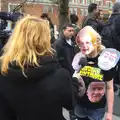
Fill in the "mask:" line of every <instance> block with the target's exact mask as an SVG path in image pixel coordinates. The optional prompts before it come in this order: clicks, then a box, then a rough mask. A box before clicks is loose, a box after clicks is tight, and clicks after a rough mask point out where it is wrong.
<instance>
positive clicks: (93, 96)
mask: <svg viewBox="0 0 120 120" xmlns="http://www.w3.org/2000/svg"><path fill="white" fill-rule="evenodd" d="M104 94H105V82H92V83H90V84H89V86H88V89H87V96H88V99H89V100H90V102H92V103H96V102H99V101H100V100H101V99H102V97H103V96H104Z"/></svg>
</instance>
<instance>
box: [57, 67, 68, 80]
mask: <svg viewBox="0 0 120 120" xmlns="http://www.w3.org/2000/svg"><path fill="white" fill-rule="evenodd" d="M55 75H56V76H57V77H58V79H59V78H64V79H65V78H67V79H69V78H70V75H69V72H68V70H66V69H64V68H62V67H61V68H58V69H57V70H56V71H55Z"/></svg>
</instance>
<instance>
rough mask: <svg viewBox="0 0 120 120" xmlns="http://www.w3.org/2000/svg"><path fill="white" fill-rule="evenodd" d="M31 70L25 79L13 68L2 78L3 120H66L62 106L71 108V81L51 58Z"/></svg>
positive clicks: (0, 101) (0, 108)
mask: <svg viewBox="0 0 120 120" xmlns="http://www.w3.org/2000/svg"><path fill="white" fill-rule="evenodd" d="M40 65H41V66H40V67H36V68H35V67H34V68H33V67H28V68H27V69H26V70H25V71H26V72H25V74H26V75H27V77H24V76H23V74H22V72H21V70H20V69H19V67H16V66H11V67H10V69H9V71H8V74H7V75H6V76H3V75H0V120H64V118H63V115H62V107H65V108H66V109H72V107H73V106H72V89H71V78H70V76H69V74H68V72H67V70H65V69H63V68H61V67H60V66H59V64H58V63H57V61H56V60H55V59H54V58H52V57H49V56H48V57H45V58H44V57H43V58H41V59H40Z"/></svg>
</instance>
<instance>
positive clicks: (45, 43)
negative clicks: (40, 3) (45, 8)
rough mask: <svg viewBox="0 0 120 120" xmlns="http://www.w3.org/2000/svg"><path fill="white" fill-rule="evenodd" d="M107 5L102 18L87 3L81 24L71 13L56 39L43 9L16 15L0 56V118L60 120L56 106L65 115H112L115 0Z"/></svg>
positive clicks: (118, 14) (82, 118) (88, 118)
mask: <svg viewBox="0 0 120 120" xmlns="http://www.w3.org/2000/svg"><path fill="white" fill-rule="evenodd" d="M112 11H113V13H112V15H111V16H110V17H109V19H108V20H107V21H104V17H103V12H102V10H101V9H99V7H98V5H97V4H95V3H91V4H90V5H89V6H88V15H87V16H86V17H85V18H84V20H83V23H82V26H79V25H78V16H77V15H75V14H71V15H70V17H69V19H70V22H69V23H66V24H65V25H63V29H62V31H61V32H60V33H59V36H58V39H55V37H54V25H53V24H52V21H51V19H50V18H49V16H48V15H47V14H46V13H43V14H42V15H41V16H40V17H37V16H31V15H26V16H23V17H22V18H20V19H19V20H18V21H17V23H16V25H15V27H14V30H13V32H12V34H11V35H10V37H9V39H8V41H7V43H6V44H5V45H4V47H3V49H2V51H1V56H0V73H1V74H0V120H65V118H64V116H63V114H62V108H65V109H67V110H68V111H69V115H70V120H102V119H103V117H104V116H105V120H113V119H112V115H113V106H114V90H117V89H118V88H116V87H114V84H120V78H119V58H120V53H119V51H120V48H119V45H120V44H119V43H120V42H119V37H120V32H119V31H120V29H119V28H120V23H119V20H120V2H116V3H115V4H114V6H113V9H112ZM106 105H107V110H105V107H106ZM105 113H106V115H105Z"/></svg>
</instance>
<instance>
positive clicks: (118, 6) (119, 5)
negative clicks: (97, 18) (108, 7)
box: [112, 2, 120, 12]
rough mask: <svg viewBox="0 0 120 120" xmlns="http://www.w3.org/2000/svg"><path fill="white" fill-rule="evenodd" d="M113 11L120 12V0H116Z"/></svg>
mask: <svg viewBox="0 0 120 120" xmlns="http://www.w3.org/2000/svg"><path fill="white" fill-rule="evenodd" d="M112 11H113V12H120V2H115V3H114V5H113V8H112Z"/></svg>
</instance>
